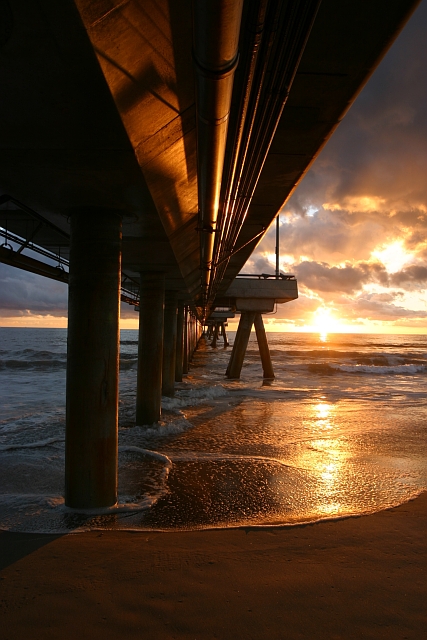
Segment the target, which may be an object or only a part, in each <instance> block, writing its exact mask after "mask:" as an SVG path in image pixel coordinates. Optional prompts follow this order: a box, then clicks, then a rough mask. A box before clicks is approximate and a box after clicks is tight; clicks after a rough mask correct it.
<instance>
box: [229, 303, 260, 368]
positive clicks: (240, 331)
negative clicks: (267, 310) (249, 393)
mask: <svg viewBox="0 0 427 640" xmlns="http://www.w3.org/2000/svg"><path fill="white" fill-rule="evenodd" d="M254 319H255V311H242V314H241V316H240V322H239V326H238V328H237V333H236V337H235V339H234V345H233V350H232V352H231V357H230V362H229V364H228V367H227V372H226V376H227V378H240V373H241V371H242V366H243V360H244V357H245V353H246V348H247V346H248V342H249V338H250V335H251V329H252V325H253V323H254Z"/></svg>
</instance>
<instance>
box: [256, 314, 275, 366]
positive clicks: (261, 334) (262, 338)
mask: <svg viewBox="0 0 427 640" xmlns="http://www.w3.org/2000/svg"><path fill="white" fill-rule="evenodd" d="M254 325H255V332H256V338H257V341H258V348H259V353H260V356H261V362H262V370H263V374H264V378H270V379H271V378H274V371H273V365H272V363H271V356H270V349H269V348H268V342H267V335H266V333H265V328H264V322H263V320H262V314H261V313H257V314H256V315H255V320H254Z"/></svg>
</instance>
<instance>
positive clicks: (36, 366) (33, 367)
mask: <svg viewBox="0 0 427 640" xmlns="http://www.w3.org/2000/svg"><path fill="white" fill-rule="evenodd" d="M66 366H67V362H66V360H65V358H64V360H0V371H4V370H6V369H14V370H23V369H26V370H28V371H47V370H49V369H65V368H66Z"/></svg>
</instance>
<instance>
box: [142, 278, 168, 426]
mask: <svg viewBox="0 0 427 640" xmlns="http://www.w3.org/2000/svg"><path fill="white" fill-rule="evenodd" d="M164 300H165V277H164V274H163V273H141V285H140V307H139V336H138V373H137V389H136V424H138V425H143V424H147V425H149V424H153V423H154V422H158V421H159V420H160V414H161V400H162V368H163V335H164V333H163V326H164Z"/></svg>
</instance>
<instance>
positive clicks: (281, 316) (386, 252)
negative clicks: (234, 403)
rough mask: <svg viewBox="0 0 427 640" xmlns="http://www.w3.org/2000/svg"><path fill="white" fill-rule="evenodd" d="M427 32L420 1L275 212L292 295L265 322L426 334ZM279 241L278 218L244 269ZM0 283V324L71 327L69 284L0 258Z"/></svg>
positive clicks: (127, 315)
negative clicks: (292, 279) (293, 282)
mask: <svg viewBox="0 0 427 640" xmlns="http://www.w3.org/2000/svg"><path fill="white" fill-rule="evenodd" d="M426 36H427V0H423V2H422V3H421V5H420V6H419V7H418V9H417V10H416V12H415V13H414V15H413V16H412V18H411V20H410V21H409V23H408V24H407V25H406V27H405V29H404V30H403V31H402V33H401V34H400V36H399V37H398V39H397V40H396V42H395V43H394V44H393V46H392V48H391V49H390V51H389V52H388V53H387V55H386V57H385V58H384V60H383V61H382V63H381V64H380V66H379V67H378V68H377V70H376V71H375V72H374V74H373V76H372V78H371V79H370V80H369V82H368V83H367V85H366V86H365V88H364V89H363V91H362V92H361V94H360V95H359V97H358V98H357V100H356V101H355V103H354V104H353V106H352V107H351V109H350V111H349V112H348V113H347V115H346V116H345V118H344V120H343V122H342V123H341V124H340V126H339V127H338V129H337V131H336V132H335V134H334V135H333V136H332V138H331V139H330V140H329V142H328V143H327V145H326V146H325V148H324V149H323V151H322V152H321V153H320V155H319V156H318V158H317V160H316V161H315V163H314V164H313V166H312V168H311V169H310V170H309V172H308V173H307V175H306V176H305V177H304V179H303V180H302V181H301V183H300V184H299V186H298V188H297V189H296V190H295V192H294V194H293V195H292V197H291V198H290V200H289V201H288V202H287V204H286V206H285V207H284V209H283V210H282V212H281V214H280V244H281V247H280V248H281V260H280V267H281V270H282V271H283V272H284V273H293V274H295V276H296V277H297V279H298V289H299V298H298V300H296V301H293V302H290V303H287V304H285V305H279V306H278V309H277V312H276V313H275V314H274V315H271V316H265V322H266V328H267V330H273V331H274V330H276V331H283V330H284V331H301V330H302V331H304V330H323V331H326V330H327V331H350V332H353V331H355V332H380V333H427V237H426V229H427V47H426V46H425V41H426ZM274 246H275V225H273V226H272V227H271V229H270V230H269V231H268V233H267V234H266V236H265V237H264V239H263V240H262V242H261V243H260V244H259V245H258V247H257V249H256V251H255V252H254V253H253V254H252V256H251V259H250V260H249V261H248V263H247V264H246V266H245V268H244V272H245V273H265V272H271V273H273V272H274V267H275V255H274ZM0 284H1V286H0V326H57V327H65V326H66V324H67V318H66V316H67V287H66V285H63V284H61V283H59V282H54V281H52V280H47V279H44V278H41V277H40V276H36V275H34V274H30V273H26V272H24V271H20V270H18V269H14V268H13V267H9V266H7V265H4V264H0ZM137 318H138V316H137V314H136V313H135V312H134V311H133V309H132V307H129V306H128V305H122V320H121V326H122V327H123V328H136V327H137ZM230 328H233V326H230Z"/></svg>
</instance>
